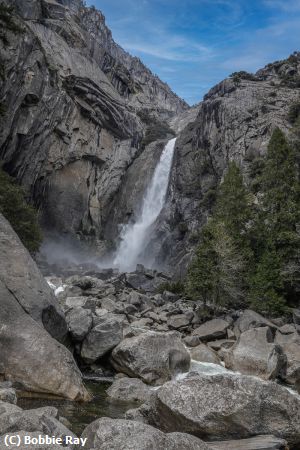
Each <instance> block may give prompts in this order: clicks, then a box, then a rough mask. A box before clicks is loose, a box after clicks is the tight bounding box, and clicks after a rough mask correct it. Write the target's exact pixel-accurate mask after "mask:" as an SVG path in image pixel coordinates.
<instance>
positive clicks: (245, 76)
mask: <svg viewBox="0 0 300 450" xmlns="http://www.w3.org/2000/svg"><path fill="white" fill-rule="evenodd" d="M230 78H232V79H233V81H234V82H235V83H239V82H240V81H241V80H250V81H257V78H256V76H255V75H253V73H249V72H246V71H245V70H241V71H240V72H233V73H232V74H231V75H230Z"/></svg>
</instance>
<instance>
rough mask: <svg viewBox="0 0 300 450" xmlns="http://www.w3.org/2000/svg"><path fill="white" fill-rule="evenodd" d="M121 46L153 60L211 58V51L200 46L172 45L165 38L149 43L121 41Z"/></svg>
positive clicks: (192, 43)
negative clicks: (152, 57) (151, 57)
mask: <svg viewBox="0 0 300 450" xmlns="http://www.w3.org/2000/svg"><path fill="white" fill-rule="evenodd" d="M121 45H122V46H123V47H124V48H125V50H128V51H129V52H133V53H134V52H140V53H143V54H145V55H149V56H154V57H155V58H159V59H165V60H167V61H177V62H180V61H181V62H201V61H204V60H207V59H208V58H211V57H212V54H213V52H212V49H210V48H208V47H205V46H203V45H201V44H198V43H195V42H191V41H188V40H186V41H184V40H182V41H181V42H178V43H175V42H173V43H172V39H171V37H170V38H168V37H166V38H165V39H164V40H162V41H161V42H157V43H155V42H153V43H150V42H149V41H144V42H143V41H139V42H134V41H126V40H125V41H122V42H121Z"/></svg>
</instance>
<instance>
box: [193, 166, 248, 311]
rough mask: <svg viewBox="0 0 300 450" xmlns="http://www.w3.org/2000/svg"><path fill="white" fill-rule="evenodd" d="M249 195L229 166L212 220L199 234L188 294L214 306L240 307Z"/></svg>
mask: <svg viewBox="0 0 300 450" xmlns="http://www.w3.org/2000/svg"><path fill="white" fill-rule="evenodd" d="M250 212H251V211H250V208H249V194H248V192H247V190H246V188H245V186H244V184H243V178H242V175H241V173H240V169H239V168H238V166H237V165H236V164H235V163H230V164H229V168H228V171H227V173H226V175H225V177H224V181H223V183H222V184H221V185H220V186H219V189H218V192H217V200H216V207H215V210H214V213H213V215H212V218H211V219H210V220H209V222H208V224H207V225H206V227H204V229H203V230H202V232H201V239H200V244H199V246H198V248H197V251H196V255H195V258H194V260H193V262H192V264H191V267H190V269H189V273H188V281H187V287H188V293H189V294H190V295H191V296H192V297H193V298H199V299H201V300H202V301H204V302H207V301H209V302H211V303H214V304H217V305H220V304H221V305H230V304H241V303H242V302H243V300H244V297H245V288H246V273H247V266H248V265H249V264H250V261H251V250H250V246H249V242H248V238H247V223H248V221H249V219H250Z"/></svg>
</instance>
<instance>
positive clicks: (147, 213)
mask: <svg viewBox="0 0 300 450" xmlns="http://www.w3.org/2000/svg"><path fill="white" fill-rule="evenodd" d="M175 143H176V138H173V139H171V140H170V141H168V143H167V144H166V145H165V148H164V150H163V152H162V154H161V157H160V160H159V162H158V164H157V166H156V168H155V171H154V174H153V177H152V179H151V182H150V185H149V186H148V188H147V190H146V193H145V195H144V199H143V204H142V208H141V212H140V215H139V217H137V219H136V221H135V222H133V223H129V224H127V225H124V226H123V228H122V231H121V236H120V237H121V243H120V245H119V248H118V250H117V252H116V256H115V259H114V261H113V266H114V267H118V268H119V269H120V270H121V271H124V272H129V271H131V270H135V267H136V264H138V263H143V264H145V265H147V266H148V267H150V266H151V265H152V262H153V261H152V260H153V255H151V251H150V252H149V250H148V249H147V254H145V252H144V250H145V249H146V247H147V245H148V244H149V242H150V240H151V234H152V231H153V225H154V224H155V221H156V220H157V218H158V216H159V214H160V212H161V211H162V209H163V207H164V204H165V199H166V194H167V190H168V184H169V177H170V171H171V167H172V161H173V154H174V149H175Z"/></svg>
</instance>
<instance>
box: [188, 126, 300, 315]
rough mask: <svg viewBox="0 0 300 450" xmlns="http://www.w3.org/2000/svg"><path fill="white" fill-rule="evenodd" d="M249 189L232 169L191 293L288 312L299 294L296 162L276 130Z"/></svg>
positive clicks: (204, 236)
mask: <svg viewBox="0 0 300 450" xmlns="http://www.w3.org/2000/svg"><path fill="white" fill-rule="evenodd" d="M251 166H252V167H251V170H250V185H249V188H246V186H245V185H244V182H243V178H242V175H241V173H240V170H239V168H238V166H237V165H236V164H235V163H231V164H230V165H229V168H228V171H227V173H226V175H225V177H224V180H223V182H222V183H221V184H220V186H219V188H218V191H217V198H216V203H215V207H214V209H213V213H212V216H211V218H210V219H209V221H208V223H207V225H206V226H205V227H204V228H203V230H202V231H201V233H200V240H199V245H198V248H197V250H196V255H195V258H194V260H193V261H192V263H191V266H190V268H189V272H188V277H187V282H186V287H187V292H188V294H189V295H190V296H191V297H192V298H194V299H200V300H202V301H204V302H205V303H207V302H210V303H212V304H215V305H227V306H231V305H239V306H245V307H246V306H251V307H252V308H254V309H255V310H257V311H260V312H263V313H269V314H271V315H274V314H275V315H276V314H282V313H285V312H286V311H287V309H288V306H289V305H293V304H295V303H296V301H297V293H298V292H299V287H300V235H299V228H297V227H299V223H300V202H299V199H300V197H299V192H300V191H299V171H298V162H297V155H296V152H295V151H294V150H293V148H292V147H291V146H290V145H289V143H288V142H287V140H286V137H285V135H284V134H283V133H282V131H280V130H279V129H276V130H275V131H274V133H273V135H272V138H271V140H270V143H269V146H268V151H267V155H266V157H265V158H264V159H263V158H261V157H257V158H254V159H253V161H252V162H251Z"/></svg>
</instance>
